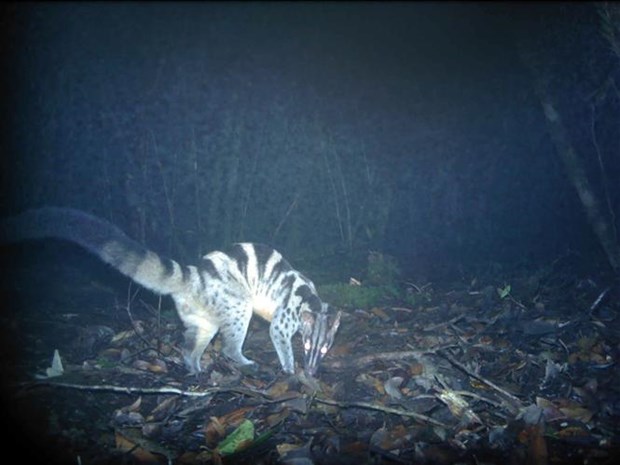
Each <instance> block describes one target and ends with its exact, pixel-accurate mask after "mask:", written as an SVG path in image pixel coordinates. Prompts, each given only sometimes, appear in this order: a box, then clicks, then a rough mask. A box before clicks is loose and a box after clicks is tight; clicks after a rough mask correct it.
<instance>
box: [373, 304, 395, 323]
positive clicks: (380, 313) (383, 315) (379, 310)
mask: <svg viewBox="0 0 620 465" xmlns="http://www.w3.org/2000/svg"><path fill="white" fill-rule="evenodd" d="M370 312H371V313H372V314H373V315H375V316H376V317H378V318H379V319H380V320H381V321H388V320H389V319H390V316H389V315H388V314H387V313H386V312H385V310H383V309H382V308H379V307H374V308H373V309H371V310H370Z"/></svg>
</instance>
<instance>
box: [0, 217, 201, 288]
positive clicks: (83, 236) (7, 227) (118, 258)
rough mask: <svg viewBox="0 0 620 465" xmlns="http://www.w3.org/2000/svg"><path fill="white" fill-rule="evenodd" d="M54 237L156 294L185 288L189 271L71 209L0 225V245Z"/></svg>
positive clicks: (109, 225)
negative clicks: (77, 248)
mask: <svg viewBox="0 0 620 465" xmlns="http://www.w3.org/2000/svg"><path fill="white" fill-rule="evenodd" d="M44 238H56V239H64V240H68V241H71V242H75V243H77V244H79V245H81V246H82V247H84V248H85V249H87V250H89V251H90V252H92V253H94V254H95V255H97V256H98V257H100V258H101V259H102V260H103V261H104V262H106V263H108V264H110V265H111V266H113V267H114V268H116V269H117V270H118V271H120V272H121V273H123V274H124V275H126V276H128V277H129V278H131V279H132V280H134V281H135V282H136V283H138V284H140V285H142V286H144V287H146V288H147V289H150V290H152V291H154V292H156V293H159V294H173V293H176V292H179V291H182V290H183V289H186V288H187V286H188V283H189V280H190V275H191V274H192V270H191V269H190V268H193V267H186V266H181V265H179V264H178V263H177V262H175V261H174V260H170V259H167V258H163V257H160V256H159V255H157V254H156V253H154V252H152V251H150V250H148V249H147V248H146V247H144V246H143V245H142V244H140V243H139V242H137V241H135V240H133V239H131V238H130V237H128V236H127V235H126V234H125V233H124V232H123V231H121V230H120V229H119V228H117V227H116V226H114V225H113V224H112V223H109V222H108V221H106V220H104V219H101V218H97V217H95V216H93V215H89V214H87V213H84V212H82V211H79V210H74V209H71V208H59V207H44V208H40V209H35V210H28V211H26V212H24V213H22V214H20V215H17V216H14V217H11V218H7V219H4V220H2V222H0V242H4V243H12V242H19V241H24V240H32V239H44Z"/></svg>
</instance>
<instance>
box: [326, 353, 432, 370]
mask: <svg viewBox="0 0 620 465" xmlns="http://www.w3.org/2000/svg"><path fill="white" fill-rule="evenodd" d="M425 354H428V352H426V351H422V350H406V351H402V352H383V353H381V354H372V355H366V356H364V357H360V358H357V359H354V360H342V361H340V360H336V361H333V362H331V363H329V364H328V363H323V365H322V366H323V367H324V368H326V369H328V370H341V369H343V368H345V367H346V368H350V367H354V368H363V367H365V366H367V365H370V364H371V363H374V362H390V361H393V360H405V359H408V358H421V357H422V356H423V355H425Z"/></svg>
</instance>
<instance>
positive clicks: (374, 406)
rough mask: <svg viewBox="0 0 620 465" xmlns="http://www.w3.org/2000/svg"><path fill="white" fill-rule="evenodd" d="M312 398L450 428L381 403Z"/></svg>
mask: <svg viewBox="0 0 620 465" xmlns="http://www.w3.org/2000/svg"><path fill="white" fill-rule="evenodd" d="M314 400H315V401H316V402H319V403H321V404H327V405H335V406H336V407H340V408H356V407H357V408H365V409H368V410H378V411H380V412H384V413H390V414H392V415H400V416H403V417H411V418H415V419H416V420H417V421H420V422H422V423H427V424H430V425H434V426H440V427H442V428H450V427H449V426H448V425H446V424H445V423H442V422H440V421H437V420H434V419H432V418H430V417H427V416H426V415H421V414H419V413H415V412H410V411H409V410H401V409H397V408H392V407H385V406H383V405H379V404H372V403H370V402H341V401H337V400H329V399H323V398H320V397H315V398H314Z"/></svg>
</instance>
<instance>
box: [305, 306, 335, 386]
mask: <svg viewBox="0 0 620 465" xmlns="http://www.w3.org/2000/svg"><path fill="white" fill-rule="evenodd" d="M328 314H329V311H328V306H327V304H325V303H322V305H321V311H320V312H317V313H314V312H302V314H301V335H302V338H303V342H304V371H305V372H306V373H307V374H308V375H310V376H314V375H315V374H316V372H317V369H318V367H319V364H320V363H321V360H322V359H323V357H325V354H327V352H328V351H329V349H331V347H332V345H333V343H334V336H336V331H338V326H340V316H341V312H338V313H337V314H336V316H335V317H333V318H332V321H331V324H330V322H329V320H330V318H329V316H328Z"/></svg>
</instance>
